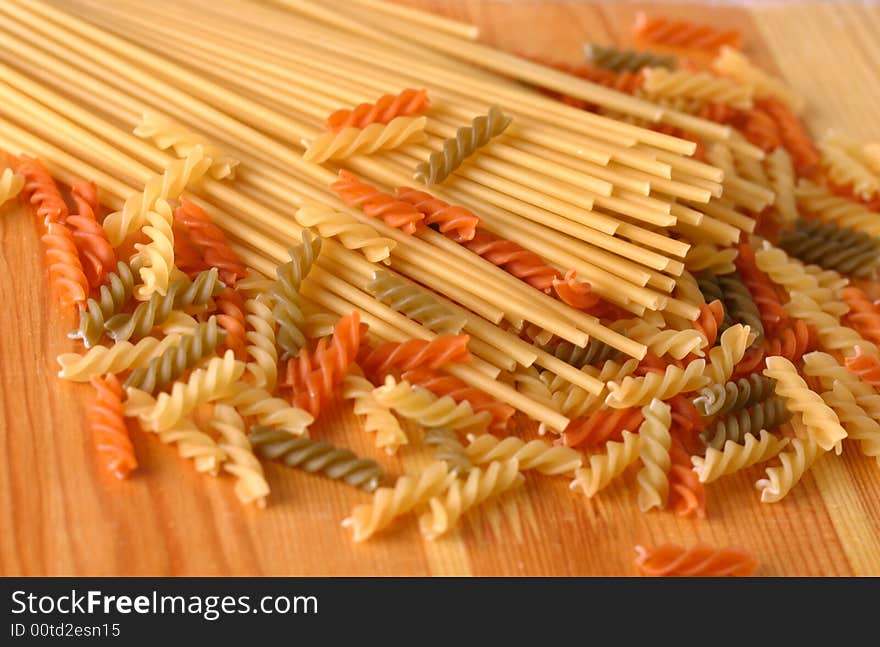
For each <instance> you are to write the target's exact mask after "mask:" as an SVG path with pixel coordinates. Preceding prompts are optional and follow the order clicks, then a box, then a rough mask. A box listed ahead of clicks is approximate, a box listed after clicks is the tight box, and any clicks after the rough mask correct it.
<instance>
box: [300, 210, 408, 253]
mask: <svg viewBox="0 0 880 647" xmlns="http://www.w3.org/2000/svg"><path fill="white" fill-rule="evenodd" d="M294 218H296V221H297V222H298V223H299V224H300V225H301V226H303V227H314V228H315V229H317V230H318V233H319V234H320V235H321V236H322V237H323V238H336V239H337V240H339V242H340V243H342V245H343V246H344V247H345V248H346V249H352V250H359V251H360V252H361V253H363V255H364V256H365V257H366V259H367V260H368V261H370V262H371V263H378V262H379V261H384V262H386V263H387V262H388V258H389V256H390V255H391V250H392V249H394V247H395V246H396V245H397V243H396V242H395V241H393V240H392V239H390V238H385V237H384V236H380V235H379V234H378V232H376V230H375V229H373V228H372V227H370V226H368V225H364V224H362V223H360V222H358V221H357V220H356V219H355V218H354V217H352V216H350V215H348V214H345V213H341V212H339V211H336V210H334V209H332V208H330V207H328V206H326V205H322V204H318V203H307V204H305V205H303V206H302V207H300V208H299V209H298V210H297V211H296V214H294Z"/></svg>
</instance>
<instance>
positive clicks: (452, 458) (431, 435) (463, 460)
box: [425, 427, 474, 476]
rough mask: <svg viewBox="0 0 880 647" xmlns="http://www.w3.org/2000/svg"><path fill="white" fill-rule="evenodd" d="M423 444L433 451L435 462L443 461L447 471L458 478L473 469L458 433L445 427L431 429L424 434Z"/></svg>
mask: <svg viewBox="0 0 880 647" xmlns="http://www.w3.org/2000/svg"><path fill="white" fill-rule="evenodd" d="M425 444H426V445H428V446H430V447H431V448H432V449H433V451H434V460H435V461H444V462H445V463H446V464H447V465H448V466H449V471H450V472H452V473H454V474H456V475H457V476H460V475H462V474H467V473H468V472H470V471H471V469H473V467H474V464H473V463H472V462H471V459H470V458H468V455H467V452H466V451H465V448H464V444H463V443H462V442H461V439H460V438H459V437H458V433H457V432H456V431H454V430H452V429H448V428H446V427H432V428H431V429H428V430H427V431H426V432H425Z"/></svg>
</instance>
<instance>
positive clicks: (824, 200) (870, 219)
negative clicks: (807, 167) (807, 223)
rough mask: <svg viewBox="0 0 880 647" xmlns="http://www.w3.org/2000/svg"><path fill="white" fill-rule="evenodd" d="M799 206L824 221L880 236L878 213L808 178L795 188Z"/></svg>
mask: <svg viewBox="0 0 880 647" xmlns="http://www.w3.org/2000/svg"><path fill="white" fill-rule="evenodd" d="M795 197H796V199H797V205H798V207H799V208H800V209H801V210H802V211H804V212H806V213H807V214H809V215H810V216H811V217H814V218H818V219H819V220H822V221H823V222H828V223H834V224H836V225H838V226H840V227H848V228H849V229H853V230H855V231H860V232H863V233H865V234H868V235H869V236H872V237H875V238H877V237H880V222H878V221H877V214H876V212H874V211H871V210H870V209H867V208H866V207H864V206H863V205H861V204H859V203H858V202H854V201H853V200H849V199H847V198H844V197H841V196H837V195H835V194H834V193H832V192H831V191H829V190H828V189H826V188H824V187H822V186H819V185H818V184H815V183H813V182H810V181H809V180H806V179H801V180H800V181H799V182H798V184H797V187H796V188H795Z"/></svg>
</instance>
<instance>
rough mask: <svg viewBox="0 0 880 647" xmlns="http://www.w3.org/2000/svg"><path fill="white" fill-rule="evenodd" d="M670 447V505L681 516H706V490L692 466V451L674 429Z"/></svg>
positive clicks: (703, 517) (702, 517) (700, 517)
mask: <svg viewBox="0 0 880 647" xmlns="http://www.w3.org/2000/svg"><path fill="white" fill-rule="evenodd" d="M672 432H673V433H672V444H671V445H670V447H669V460H670V467H669V502H668V506H669V507H670V508H671V509H673V510H674V511H675V514H677V515H678V516H680V517H689V516H696V517H697V518H699V519H705V518H706V490H705V488H704V487H703V483H702V482H701V481H700V479H699V478H698V477H697V475H696V474H695V473H694V470H693V469H692V467H691V455H690V452H688V451H687V449H685V446H684V445H683V444H682V441H681V440H680V439H679V438H678V437H677V435H676V434H675V433H674V432H675V429H674V428H673V429H672Z"/></svg>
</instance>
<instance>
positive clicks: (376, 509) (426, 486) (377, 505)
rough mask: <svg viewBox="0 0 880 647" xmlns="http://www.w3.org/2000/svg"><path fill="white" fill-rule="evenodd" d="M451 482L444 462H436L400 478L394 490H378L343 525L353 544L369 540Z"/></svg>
mask: <svg viewBox="0 0 880 647" xmlns="http://www.w3.org/2000/svg"><path fill="white" fill-rule="evenodd" d="M454 479H455V474H454V473H451V472H450V471H449V466H448V465H447V464H446V461H435V462H433V463H431V464H430V465H428V466H427V467H426V468H425V469H423V470H422V471H421V472H419V474H418V475H410V474H405V475H403V476H401V477H400V478H398V479H397V481H396V482H395V484H394V487H380V488H378V489H377V490H376V491H375V492H374V493H373V501H372V502H371V503H366V504H361V505H358V506H355V508H354V510H352V512H351V516H349V517H347V518H346V519H344V520H343V522H342V525H343V527H348V528H351V529H352V530H353V532H354V541H364V540H365V539H369V538H370V537H372V536H373V535H374V534H375V533H376V532H378V531H380V530H382V529H383V528H385V527H387V526H388V525H390V524H391V522H393V521H394V520H395V519H396V518H397V517H399V516H401V515H403V514H406V513H407V512H410V511H411V510H413V509H414V508H416V507H418V506H420V505H424V504H426V503H427V502H428V501H430V500H431V499H432V498H433V497H435V496H438V495H440V494H442V493H443V492H445V491H446V490H447V488H448V487H449V485H450V483H451V482H452V481H453V480H454Z"/></svg>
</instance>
